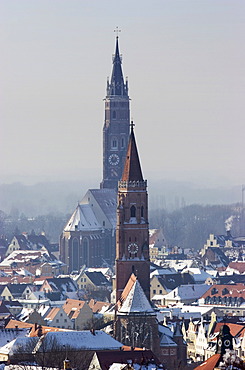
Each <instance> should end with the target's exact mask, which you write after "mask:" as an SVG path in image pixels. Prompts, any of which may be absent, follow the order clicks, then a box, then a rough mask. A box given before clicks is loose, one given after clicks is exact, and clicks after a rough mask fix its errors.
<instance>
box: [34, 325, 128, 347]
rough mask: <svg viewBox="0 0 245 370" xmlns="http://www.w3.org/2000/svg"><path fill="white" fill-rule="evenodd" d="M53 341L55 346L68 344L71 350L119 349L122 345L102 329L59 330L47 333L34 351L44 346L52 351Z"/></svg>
mask: <svg viewBox="0 0 245 370" xmlns="http://www.w3.org/2000/svg"><path fill="white" fill-rule="evenodd" d="M54 342H55V344H56V345H57V347H61V348H64V346H67V347H68V346H69V348H71V350H95V351H96V350H99V349H100V350H106V349H107V350H119V349H120V348H121V347H122V343H120V342H118V341H117V340H115V339H114V338H112V337H111V336H110V335H109V334H106V333H105V332H104V331H100V330H94V331H90V330H82V331H59V332H49V333H47V334H46V335H45V337H44V339H43V340H41V341H39V343H38V344H37V346H36V348H35V350H34V351H35V352H40V351H42V348H43V346H45V352H53V350H54V349H53V345H52V344H53V343H54Z"/></svg>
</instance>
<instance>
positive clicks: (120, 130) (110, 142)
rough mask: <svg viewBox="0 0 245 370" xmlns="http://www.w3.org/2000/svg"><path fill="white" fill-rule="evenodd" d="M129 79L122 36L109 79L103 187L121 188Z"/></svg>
mask: <svg viewBox="0 0 245 370" xmlns="http://www.w3.org/2000/svg"><path fill="white" fill-rule="evenodd" d="M129 100H130V99H129V96H128V82H127V81H126V82H125V81H124V77H123V72H122V59H121V56H120V53H119V44H118V36H117V38H116V51H115V55H114V56H113V69H112V74H111V80H110V82H109V80H108V81H107V94H106V98H105V121H104V127H103V180H102V182H101V184H100V187H101V188H110V189H117V185H118V181H119V180H120V179H121V176H122V171H123V166H124V161H125V156H126V150H127V144H128V137H129V122H130V107H129Z"/></svg>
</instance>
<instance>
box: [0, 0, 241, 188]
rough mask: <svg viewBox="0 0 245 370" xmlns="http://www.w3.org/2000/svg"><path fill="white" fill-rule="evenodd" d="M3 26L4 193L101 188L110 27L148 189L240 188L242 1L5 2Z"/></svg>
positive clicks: (0, 166)
mask: <svg viewBox="0 0 245 370" xmlns="http://www.w3.org/2000/svg"><path fill="white" fill-rule="evenodd" d="M0 22H1V36H0V46H1V58H0V84H1V103H0V104H1V106H0V119H1V143H0V158H1V161H0V173H1V179H0V182H1V183H3V182H14V181H23V182H24V183H35V182H36V181H53V180H64V179H66V178H68V177H69V178H70V179H74V180H79V179H81V181H83V178H84V177H86V180H88V177H91V186H96V184H97V186H98V185H99V181H100V180H101V177H102V127H103V119H104V102H103V98H104V97H105V91H106V79H107V76H109V75H110V74H111V69H112V54H113V53H114V49H115V33H114V32H113V30H114V29H115V27H116V26H119V28H120V29H121V30H122V31H121V33H120V39H119V42H120V52H121V53H122V55H123V71H124V75H125V76H128V79H129V94H130V97H131V99H132V101H131V116H132V117H133V119H134V121H135V124H136V127H135V130H136V139H137V143H138V148H139V152H140V157H141V163H142V167H143V173H144V176H145V178H147V179H148V180H150V179H153V178H154V180H155V179H159V180H160V179H166V178H168V179H175V180H181V181H183V180H184V181H190V180H191V181H195V182H199V183H200V182H203V184H204V185H206V186H208V185H214V184H222V183H223V184H242V183H245V164H244V163H245V162H244V158H245V141H244V137H245V135H244V134H245V128H244V127H245V48H244V36H245V2H244V0H240V1H239V0H227V1H226V0H179V1H178V0H156V1H143V0H135V1H133V0H123V1H115V0H113V1H110V0H87V1H85V0H84V1H83V0H36V1H34V0H0ZM88 169H90V171H87V170H88ZM95 179H96V181H95Z"/></svg>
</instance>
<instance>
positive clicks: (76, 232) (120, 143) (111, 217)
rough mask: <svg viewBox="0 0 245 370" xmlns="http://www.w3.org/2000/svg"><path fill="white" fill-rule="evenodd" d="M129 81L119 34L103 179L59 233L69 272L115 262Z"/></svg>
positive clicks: (108, 96) (108, 97)
mask: <svg viewBox="0 0 245 370" xmlns="http://www.w3.org/2000/svg"><path fill="white" fill-rule="evenodd" d="M129 123H130V99H129V96H128V82H127V81H126V80H125V79H124V76H123V72H122V59H121V55H120V52H119V43H118V37H117V38H116V49H115V54H114V56H113V68H112V74H111V79H110V81H109V80H108V81H107V94H106V97H105V119H104V126H103V179H102V181H101V184H100V189H89V190H88V192H87V193H86V195H85V196H84V198H83V199H82V201H81V202H80V203H79V204H78V205H77V208H76V209H75V211H74V212H73V214H72V216H71V218H70V219H69V220H68V222H67V224H66V226H65V228H64V230H63V232H62V234H61V236H60V258H61V260H62V261H63V262H65V263H66V264H67V265H68V270H69V272H72V271H79V270H80V268H81V267H82V266H84V265H85V266H87V267H101V266H107V265H113V264H114V261H115V245H116V238H115V229H116V204H117V185H118V181H119V180H120V179H121V176H122V171H123V168H124V162H125V157H126V151H127V146H128V137H129V126H130V124H129Z"/></svg>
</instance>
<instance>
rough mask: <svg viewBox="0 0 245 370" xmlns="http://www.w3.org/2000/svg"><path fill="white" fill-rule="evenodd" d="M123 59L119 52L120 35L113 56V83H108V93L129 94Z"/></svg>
mask: <svg viewBox="0 0 245 370" xmlns="http://www.w3.org/2000/svg"><path fill="white" fill-rule="evenodd" d="M121 64H122V60H121V56H120V53H119V44H118V36H117V37H116V50H115V55H114V57H113V68H112V74H111V83H110V84H108V88H107V95H119V96H122V95H123V96H127V95H128V86H127V82H126V84H125V83H124V78H123V72H122V65H121Z"/></svg>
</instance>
